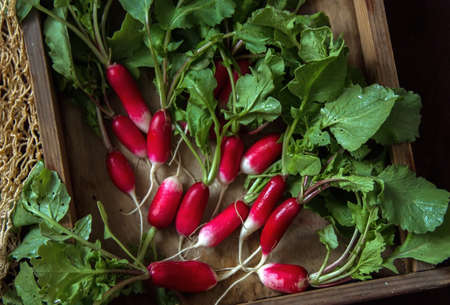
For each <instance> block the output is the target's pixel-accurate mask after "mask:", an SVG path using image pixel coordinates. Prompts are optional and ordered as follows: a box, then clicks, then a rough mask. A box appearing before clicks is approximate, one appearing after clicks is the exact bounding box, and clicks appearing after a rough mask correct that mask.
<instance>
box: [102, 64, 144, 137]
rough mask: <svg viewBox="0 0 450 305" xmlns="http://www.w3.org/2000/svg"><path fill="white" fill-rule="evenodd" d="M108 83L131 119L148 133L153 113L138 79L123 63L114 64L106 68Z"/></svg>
mask: <svg viewBox="0 0 450 305" xmlns="http://www.w3.org/2000/svg"><path fill="white" fill-rule="evenodd" d="M106 77H107V79H108V83H109V84H110V85H111V87H112V88H113V90H114V92H116V94H117V95H118V96H119V98H120V100H121V101H122V105H123V107H124V108H125V110H126V112H127V113H128V115H129V117H130V119H131V120H132V121H133V122H134V124H136V126H137V127H139V129H140V130H142V131H143V132H145V133H147V131H148V126H149V124H150V120H151V118H152V115H151V113H150V110H148V107H147V105H146V103H145V101H144V98H143V97H142V95H141V93H140V91H139V88H138V87H137V84H136V81H135V80H134V78H133V77H132V76H131V74H130V72H128V70H127V69H126V68H125V67H124V66H122V65H121V64H117V63H116V64H112V65H110V66H109V67H108V68H107V69H106Z"/></svg>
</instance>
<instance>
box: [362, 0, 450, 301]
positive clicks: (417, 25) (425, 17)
mask: <svg viewBox="0 0 450 305" xmlns="http://www.w3.org/2000/svg"><path fill="white" fill-rule="evenodd" d="M384 3H385V6H386V14H387V17H388V23H389V28H390V32H391V40H392V45H393V49H394V55H395V60H396V64H397V70H398V75H399V79H400V85H401V86H402V87H404V88H406V89H408V90H413V91H415V92H417V93H419V94H420V95H421V96H422V102H423V109H422V125H421V129H420V131H421V138H420V139H419V140H418V141H417V142H416V143H414V144H413V151H414V157H415V161H416V167H417V173H418V174H419V175H420V176H423V177H425V178H427V179H428V180H430V181H432V182H433V183H435V184H436V185H437V186H438V187H441V188H445V189H447V190H450V162H449V160H448V158H449V157H450V154H449V153H448V152H447V149H449V148H450V93H449V92H450V1H449V0H428V1H426V0H425V1H424V0H407V1H399V0H385V1H384ZM361 304H367V305H374V304H383V305H391V304H392V305H393V304H396V305H397V304H408V305H416V304H417V305H419V304H420V305H423V304H433V305H441V304H442V305H443V304H446V305H448V304H450V288H443V289H437V290H430V291H426V292H422V293H416V294H410V295H404V296H399V297H393V298H389V299H383V300H378V301H372V302H366V303H361Z"/></svg>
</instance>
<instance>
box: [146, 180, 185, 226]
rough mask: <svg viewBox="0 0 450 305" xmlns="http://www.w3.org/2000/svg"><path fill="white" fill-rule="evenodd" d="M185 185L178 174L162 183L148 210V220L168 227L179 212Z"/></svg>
mask: <svg viewBox="0 0 450 305" xmlns="http://www.w3.org/2000/svg"><path fill="white" fill-rule="evenodd" d="M182 196H183V186H182V185H181V183H180V181H179V180H178V178H177V177H176V176H171V177H168V178H166V179H164V181H163V182H162V183H161V185H160V186H159V188H158V191H157V192H156V195H155V197H154V198H153V201H152V203H151V204H150V208H149V210H148V222H149V223H150V224H151V225H152V226H154V227H156V228H158V229H163V228H166V227H168V226H169V225H170V224H171V223H172V221H173V219H174V217H175V214H176V212H177V209H178V206H179V204H180V200H181V197H182Z"/></svg>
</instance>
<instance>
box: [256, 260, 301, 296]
mask: <svg viewBox="0 0 450 305" xmlns="http://www.w3.org/2000/svg"><path fill="white" fill-rule="evenodd" d="M258 277H259V279H260V281H261V282H262V283H263V284H264V286H266V287H268V288H270V289H273V290H276V291H280V292H284V293H297V292H302V291H305V290H306V288H308V272H307V271H306V270H305V268H303V267H301V266H298V265H290V264H266V265H264V266H262V267H261V268H260V269H259V270H258Z"/></svg>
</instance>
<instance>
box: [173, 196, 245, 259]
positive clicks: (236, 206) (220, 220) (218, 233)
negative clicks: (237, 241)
mask: <svg viewBox="0 0 450 305" xmlns="http://www.w3.org/2000/svg"><path fill="white" fill-rule="evenodd" d="M247 215H248V207H247V205H246V204H245V203H244V202H242V201H240V200H238V201H236V202H233V203H232V204H230V205H229V206H228V207H227V208H226V209H225V210H223V211H222V212H221V213H220V214H219V215H217V216H216V217H215V218H213V219H212V220H211V221H209V222H208V223H207V224H206V225H204V226H203V227H202V228H201V229H200V233H199V234H198V241H197V242H196V243H195V244H194V245H192V246H190V247H187V248H184V249H183V250H181V251H179V252H178V253H176V254H174V255H172V256H171V257H168V258H166V259H165V260H170V259H173V258H174V257H177V256H178V255H180V254H182V253H184V252H186V251H188V250H191V249H195V248H199V247H215V246H217V245H218V244H220V243H221V242H222V241H223V240H224V239H225V238H227V237H228V236H230V235H231V233H233V232H234V230H236V229H237V227H239V225H241V224H242V223H244V221H245V219H246V218H247Z"/></svg>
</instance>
